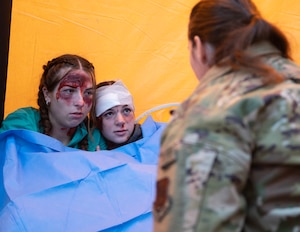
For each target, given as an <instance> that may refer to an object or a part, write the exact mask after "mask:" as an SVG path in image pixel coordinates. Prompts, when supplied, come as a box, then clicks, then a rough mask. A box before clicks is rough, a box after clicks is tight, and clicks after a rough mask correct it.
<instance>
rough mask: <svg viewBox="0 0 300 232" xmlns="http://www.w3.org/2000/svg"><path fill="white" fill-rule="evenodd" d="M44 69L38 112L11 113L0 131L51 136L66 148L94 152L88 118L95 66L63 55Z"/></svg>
mask: <svg viewBox="0 0 300 232" xmlns="http://www.w3.org/2000/svg"><path fill="white" fill-rule="evenodd" d="M43 69H44V72H43V74H42V77H41V80H40V85H39V92H38V100H37V102H38V106H39V109H35V108H33V107H26V108H21V109H18V110H16V111H15V112H13V113H11V114H9V115H8V116H7V117H6V119H5V120H4V121H3V122H2V126H1V129H0V132H3V131H6V130H11V129H27V130H32V131H36V132H40V133H43V134H46V135H48V136H51V137H53V138H55V139H57V140H59V141H60V142H62V143H63V144H64V145H65V146H69V147H74V148H79V149H83V150H91V151H95V150H96V143H95V138H94V139H92V136H91V133H90V131H89V125H90V123H89V117H88V115H89V112H90V110H91V109H92V108H93V107H94V105H95V103H94V101H95V99H94V92H95V85H96V84H95V71H94V66H93V65H92V64H91V63H90V62H89V61H88V60H86V59H85V58H83V57H80V56H78V55H73V54H64V55H61V56H59V57H57V58H54V59H52V60H50V61H49V62H48V63H47V64H46V65H44V66H43ZM91 120H92V121H93V118H91ZM97 139H98V140H99V136H98V138H97ZM98 143H99V142H98Z"/></svg>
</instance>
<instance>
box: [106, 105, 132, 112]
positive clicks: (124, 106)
mask: <svg viewBox="0 0 300 232" xmlns="http://www.w3.org/2000/svg"><path fill="white" fill-rule="evenodd" d="M128 107H129V106H128V105H117V106H114V107H111V108H109V109H108V110H121V109H124V108H128ZM108 110H107V111H108Z"/></svg>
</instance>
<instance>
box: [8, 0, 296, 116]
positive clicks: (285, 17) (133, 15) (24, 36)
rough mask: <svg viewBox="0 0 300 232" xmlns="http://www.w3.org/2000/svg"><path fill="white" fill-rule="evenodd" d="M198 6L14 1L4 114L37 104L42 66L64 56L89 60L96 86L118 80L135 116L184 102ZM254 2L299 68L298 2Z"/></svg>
mask: <svg viewBox="0 0 300 232" xmlns="http://www.w3.org/2000/svg"><path fill="white" fill-rule="evenodd" d="M196 2H198V0H163V1H162V0H144V1H141V0H130V1H116V0H101V1H99V0H89V1H81V0H72V1H70V0H65V1H61V0H26V1H24V0H23V1H22V0H19V1H13V6H12V20H11V37H10V48H9V50H10V51H9V64H8V82H7V92H6V100H5V115H7V114H8V113H10V112H12V111H14V110H16V109H18V108H20V107H27V106H36V99H37V89H38V82H39V79H40V76H41V73H42V65H43V64H45V63H46V62H47V61H48V60H49V59H51V58H53V57H55V56H57V55H60V54H62V53H77V54H79V55H82V56H84V57H86V58H88V59H89V60H90V61H91V62H92V63H93V64H94V66H95V68H96V78H97V82H100V81H104V80H111V79H121V80H122V81H123V82H124V83H125V84H126V86H127V87H128V88H129V90H130V91H131V93H132V95H133V97H134V100H135V107H136V115H137V116H139V115H141V114H142V113H143V112H145V111H147V110H148V109H151V108H153V107H156V106H159V105H162V104H167V103H170V102H182V101H183V100H184V99H185V98H186V97H187V96H189V95H190V94H191V93H192V91H193V90H194V88H195V86H196V85H197V79H196V78H195V77H194V74H193V72H192V69H191V67H190V64H189V53H188V49H187V47H188V41H187V24H188V17H189V13H190V10H191V8H192V6H193V5H194V4H195V3H196ZM254 2H255V3H256V4H257V6H258V7H259V9H260V10H261V12H262V14H263V15H264V16H265V17H266V18H267V19H268V20H269V21H270V22H273V23H275V25H277V26H278V27H280V28H282V29H283V31H284V32H285V33H286V34H287V36H288V38H289V40H290V41H291V44H292V51H293V53H292V55H293V58H294V59H295V61H296V62H299V61H300V53H299V52H298V50H299V39H298V38H300V20H299V17H300V3H299V1H298V0H289V1H286V0H264V1H260V0H254ZM154 119H156V118H154Z"/></svg>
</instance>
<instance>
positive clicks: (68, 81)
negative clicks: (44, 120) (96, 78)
mask: <svg viewBox="0 0 300 232" xmlns="http://www.w3.org/2000/svg"><path fill="white" fill-rule="evenodd" d="M90 81H91V80H90V77H89V76H88V75H86V74H79V73H70V74H68V75H67V76H65V77H64V78H63V79H62V81H61V82H60V84H59V87H58V90H57V93H56V99H57V100H58V99H59V98H62V99H64V100H66V101H69V100H71V98H72V97H71V95H67V96H65V95H63V94H61V91H60V90H61V89H62V88H63V87H65V86H67V87H72V88H78V87H79V88H80V91H81V93H83V92H84V91H85V90H86V89H87V86H88V83H90ZM84 102H85V103H86V104H88V105H89V106H90V105H91V104H92V98H91V97H84Z"/></svg>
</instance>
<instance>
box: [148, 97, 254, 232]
mask: <svg viewBox="0 0 300 232" xmlns="http://www.w3.org/2000/svg"><path fill="white" fill-rule="evenodd" d="M247 107H248V108H249V109H247V110H250V108H252V107H253V104H249V102H248V103H243V106H241V105H236V106H234V107H233V108H232V109H230V110H229V109H228V110H227V111H224V110H221V109H220V111H218V109H216V110H215V111H213V112H210V113H209V114H206V115H205V116H204V115H201V114H199V111H198V110H197V109H195V110H194V112H191V113H190V114H189V115H188V117H186V118H182V119H181V120H180V121H181V123H180V122H178V121H177V122H176V120H177V119H175V120H174V121H173V122H172V124H171V125H170V127H168V128H167V129H166V131H165V133H164V137H163V140H162V149H161V154H160V160H159V167H158V182H157V197H156V201H155V203H154V215H155V231H160V232H162V231H172V232H176V231H178V232H179V231H222V232H223V231H238V229H237V228H240V227H241V226H242V224H243V221H244V218H245V199H244V197H243V193H242V191H243V187H244V186H245V183H246V180H247V177H248V173H249V167H250V163H251V139H252V136H253V135H252V134H251V133H249V130H248V129H249V128H247V125H245V123H244V118H243V114H244V112H243V113H241V109H243V111H245V108H247ZM247 110H246V111H247ZM180 131H182V133H181V132H180ZM220 228H222V229H220Z"/></svg>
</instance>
